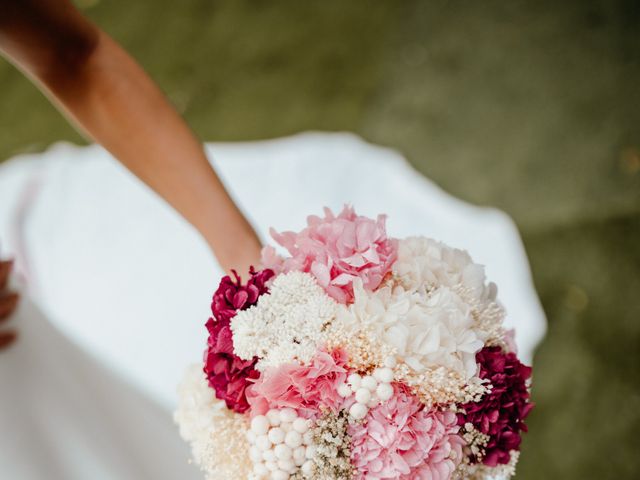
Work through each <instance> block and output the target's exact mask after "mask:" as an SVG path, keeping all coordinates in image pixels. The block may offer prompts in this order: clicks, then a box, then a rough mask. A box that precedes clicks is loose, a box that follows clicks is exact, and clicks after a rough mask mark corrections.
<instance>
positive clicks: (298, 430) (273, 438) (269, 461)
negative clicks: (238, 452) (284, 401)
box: [247, 408, 315, 480]
mask: <svg viewBox="0 0 640 480" xmlns="http://www.w3.org/2000/svg"><path fill="white" fill-rule="evenodd" d="M247 439H248V440H249V445H250V448H249V456H250V458H251V462H252V463H253V472H252V474H251V476H250V480H263V479H265V480H266V479H270V480H287V479H288V478H289V477H290V476H291V475H293V474H295V473H296V472H298V471H300V473H302V475H303V476H304V477H305V478H307V477H310V476H311V474H312V473H313V469H314V464H313V462H312V460H311V459H312V458H313V456H314V454H315V447H314V445H313V433H312V431H311V430H310V421H309V420H307V419H305V418H302V417H299V416H298V414H297V413H296V411H295V410H293V409H292V408H283V409H272V410H269V411H268V412H267V414H266V415H258V416H256V417H254V418H253V419H252V420H251V428H250V429H249V431H248V432H247Z"/></svg>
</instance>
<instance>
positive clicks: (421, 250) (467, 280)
mask: <svg viewBox="0 0 640 480" xmlns="http://www.w3.org/2000/svg"><path fill="white" fill-rule="evenodd" d="M393 274H394V276H395V277H396V278H397V279H398V280H399V281H400V283H401V284H402V285H403V286H404V287H405V288H406V289H407V290H412V291H419V290H424V289H427V290H429V289H433V288H437V287H449V288H454V287H456V288H460V287H462V288H464V289H465V290H466V291H468V292H469V293H470V294H472V295H473V297H474V300H475V301H476V302H478V301H480V302H492V301H495V299H496V295H497V287H496V285H495V284H494V283H489V284H487V283H486V278H485V273H484V267H483V266H482V265H478V264H476V263H473V260H472V259H471V257H470V256H469V254H468V253H467V252H466V251H464V250H459V249H457V248H451V247H449V246H447V245H445V244H444V243H441V242H437V241H436V240H433V239H430V238H427V237H408V238H405V239H402V240H400V241H399V244H398V260H397V261H396V263H395V264H394V266H393Z"/></svg>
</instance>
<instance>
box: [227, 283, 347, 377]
mask: <svg viewBox="0 0 640 480" xmlns="http://www.w3.org/2000/svg"><path fill="white" fill-rule="evenodd" d="M269 291H270V293H269V294H267V295H263V296H261V297H260V299H259V300H258V304H257V305H255V306H253V307H251V308H249V309H247V310H243V311H241V312H238V314H237V315H236V316H235V317H234V318H233V319H232V320H231V330H232V331H233V344H234V350H235V353H236V355H238V356H239V357H241V358H243V359H247V360H248V359H251V358H253V357H254V356H255V357H258V358H260V360H259V361H258V363H257V365H256V368H257V369H258V370H264V368H265V367H267V366H270V365H272V366H277V365H280V364H282V363H288V362H293V361H298V362H300V363H303V364H305V363H307V362H309V361H310V360H311V359H312V357H313V356H314V354H315V353H316V352H317V350H318V347H320V346H322V345H323V344H324V343H325V342H326V336H325V332H326V331H327V328H328V326H329V325H330V324H331V322H332V321H333V319H334V318H335V316H336V311H337V309H338V304H337V303H336V302H335V300H333V299H332V298H330V297H329V296H328V295H327V294H326V293H325V291H324V290H323V289H322V288H321V287H320V286H319V285H318V283H317V282H316V280H315V278H314V277H313V276H312V275H310V274H308V273H304V272H289V273H285V274H282V275H278V276H277V277H276V278H275V280H274V281H273V284H272V285H271V287H270V288H269Z"/></svg>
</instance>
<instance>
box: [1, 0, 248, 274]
mask: <svg viewBox="0 0 640 480" xmlns="http://www.w3.org/2000/svg"><path fill="white" fill-rule="evenodd" d="M0 51H1V52H3V53H4V54H5V55H6V56H7V57H8V58H9V60H11V61H12V62H13V63H14V64H15V65H16V66H17V67H18V68H19V69H21V70H22V71H23V72H25V74H27V75H28V76H29V77H30V78H31V79H32V80H33V81H34V82H35V83H36V84H38V85H39V86H40V87H41V88H42V90H43V91H44V92H45V93H46V94H47V95H48V96H49V97H50V98H51V100H52V101H53V102H54V103H55V104H56V105H57V106H58V107H59V108H60V109H61V110H62V111H63V112H64V113H65V114H66V115H67V116H68V117H69V119H70V120H71V121H72V122H73V123H74V124H75V125H76V126H77V127H78V128H79V129H80V130H81V131H82V132H84V133H85V134H86V135H87V136H89V137H90V138H92V139H94V140H95V141H96V142H98V143H100V144H102V145H103V146H104V147H105V148H106V149H107V150H109V151H110V152H111V153H112V154H113V155H114V156H115V157H116V158H117V159H118V160H120V162H122V163H123V164H124V165H125V166H126V167H127V168H128V169H129V170H131V171H132V172H133V173H134V174H135V175H137V176H138V177H139V178H140V179H142V180H143V181H144V182H145V183H147V184H148V185H149V186H150V187H151V188H153V189H154V190H155V191H156V192H157V193H159V194H160V195H161V196H162V197H163V198H164V199H165V200H166V201H167V202H169V203H170V204H171V205H172V206H173V207H174V208H175V209H176V210H177V211H178V212H179V213H180V214H182V215H183V216H184V217H185V218H186V219H187V220H188V221H189V222H190V223H191V224H192V225H194V226H195V227H196V229H198V231H199V232H200V233H201V234H202V235H203V237H204V238H205V239H206V241H207V243H208V244H209V245H210V247H211V249H212V250H213V252H214V254H215V255H216V257H217V258H218V260H219V262H220V263H221V265H222V266H223V268H224V269H225V270H227V271H228V270H230V269H231V268H236V269H239V270H245V269H246V268H247V267H248V266H249V265H250V264H257V262H258V259H259V250H260V242H259V240H258V238H257V236H256V234H255V232H254V231H253V229H252V227H251V226H250V225H249V223H248V222H247V221H246V219H245V218H244V216H243V215H242V214H241V213H240V211H239V210H238V208H237V207H236V205H235V204H234V203H233V201H232V200H231V198H230V197H229V195H228V193H227V192H226V190H225V189H224V186H223V185H222V183H221V182H220V180H219V178H218V176H217V175H216V173H215V172H214V170H213V169H212V168H211V166H210V164H209V162H208V160H207V158H206V156H205V154H204V151H203V148H202V145H201V143H200V141H198V139H197V138H196V137H195V136H194V134H193V133H192V132H191V130H190V129H189V127H188V126H187V125H186V123H185V122H184V121H183V120H182V118H180V116H179V115H178V114H177V113H176V112H175V110H174V109H173V108H172V107H171V105H170V104H169V102H168V101H167V100H166V98H165V96H164V95H163V94H162V92H161V91H160V89H159V88H158V87H157V86H156V85H155V84H154V83H153V81H152V80H151V79H150V78H149V77H148V76H147V74H146V73H145V72H144V71H143V70H142V68H140V66H138V64H137V63H136V62H135V61H134V60H133V59H132V58H131V57H130V56H129V55H128V54H127V53H126V52H125V51H124V50H123V49H122V48H121V47H120V46H119V45H118V44H116V43H115V42H114V41H113V40H112V39H111V38H109V37H108V36H107V35H106V34H105V33H104V32H102V31H100V30H99V29H98V28H97V27H95V26H94V25H93V24H92V23H90V22H89V21H88V20H87V19H85V18H84V17H83V16H82V15H81V14H80V13H79V12H78V11H77V10H76V9H75V8H74V7H73V5H72V4H71V3H70V2H69V0H0Z"/></svg>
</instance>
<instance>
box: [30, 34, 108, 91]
mask: <svg viewBox="0 0 640 480" xmlns="http://www.w3.org/2000/svg"><path fill="white" fill-rule="evenodd" d="M99 41H100V36H99V34H98V32H97V31H90V32H80V33H75V34H70V35H66V36H64V37H62V38H58V39H57V41H56V42H54V44H53V45H51V46H50V47H49V54H48V55H46V58H45V59H44V62H43V63H42V65H40V66H39V68H37V67H36V70H37V71H38V73H37V75H38V77H40V79H41V81H42V82H43V83H45V84H47V85H49V86H50V87H54V88H55V87H56V86H61V85H65V84H68V83H70V82H71V81H73V80H75V79H77V78H78V77H80V76H81V75H82V72H83V70H84V69H85V67H86V66H87V64H88V63H89V62H90V61H91V59H92V57H93V55H94V54H95V51H96V49H97V48H98V44H99Z"/></svg>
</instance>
